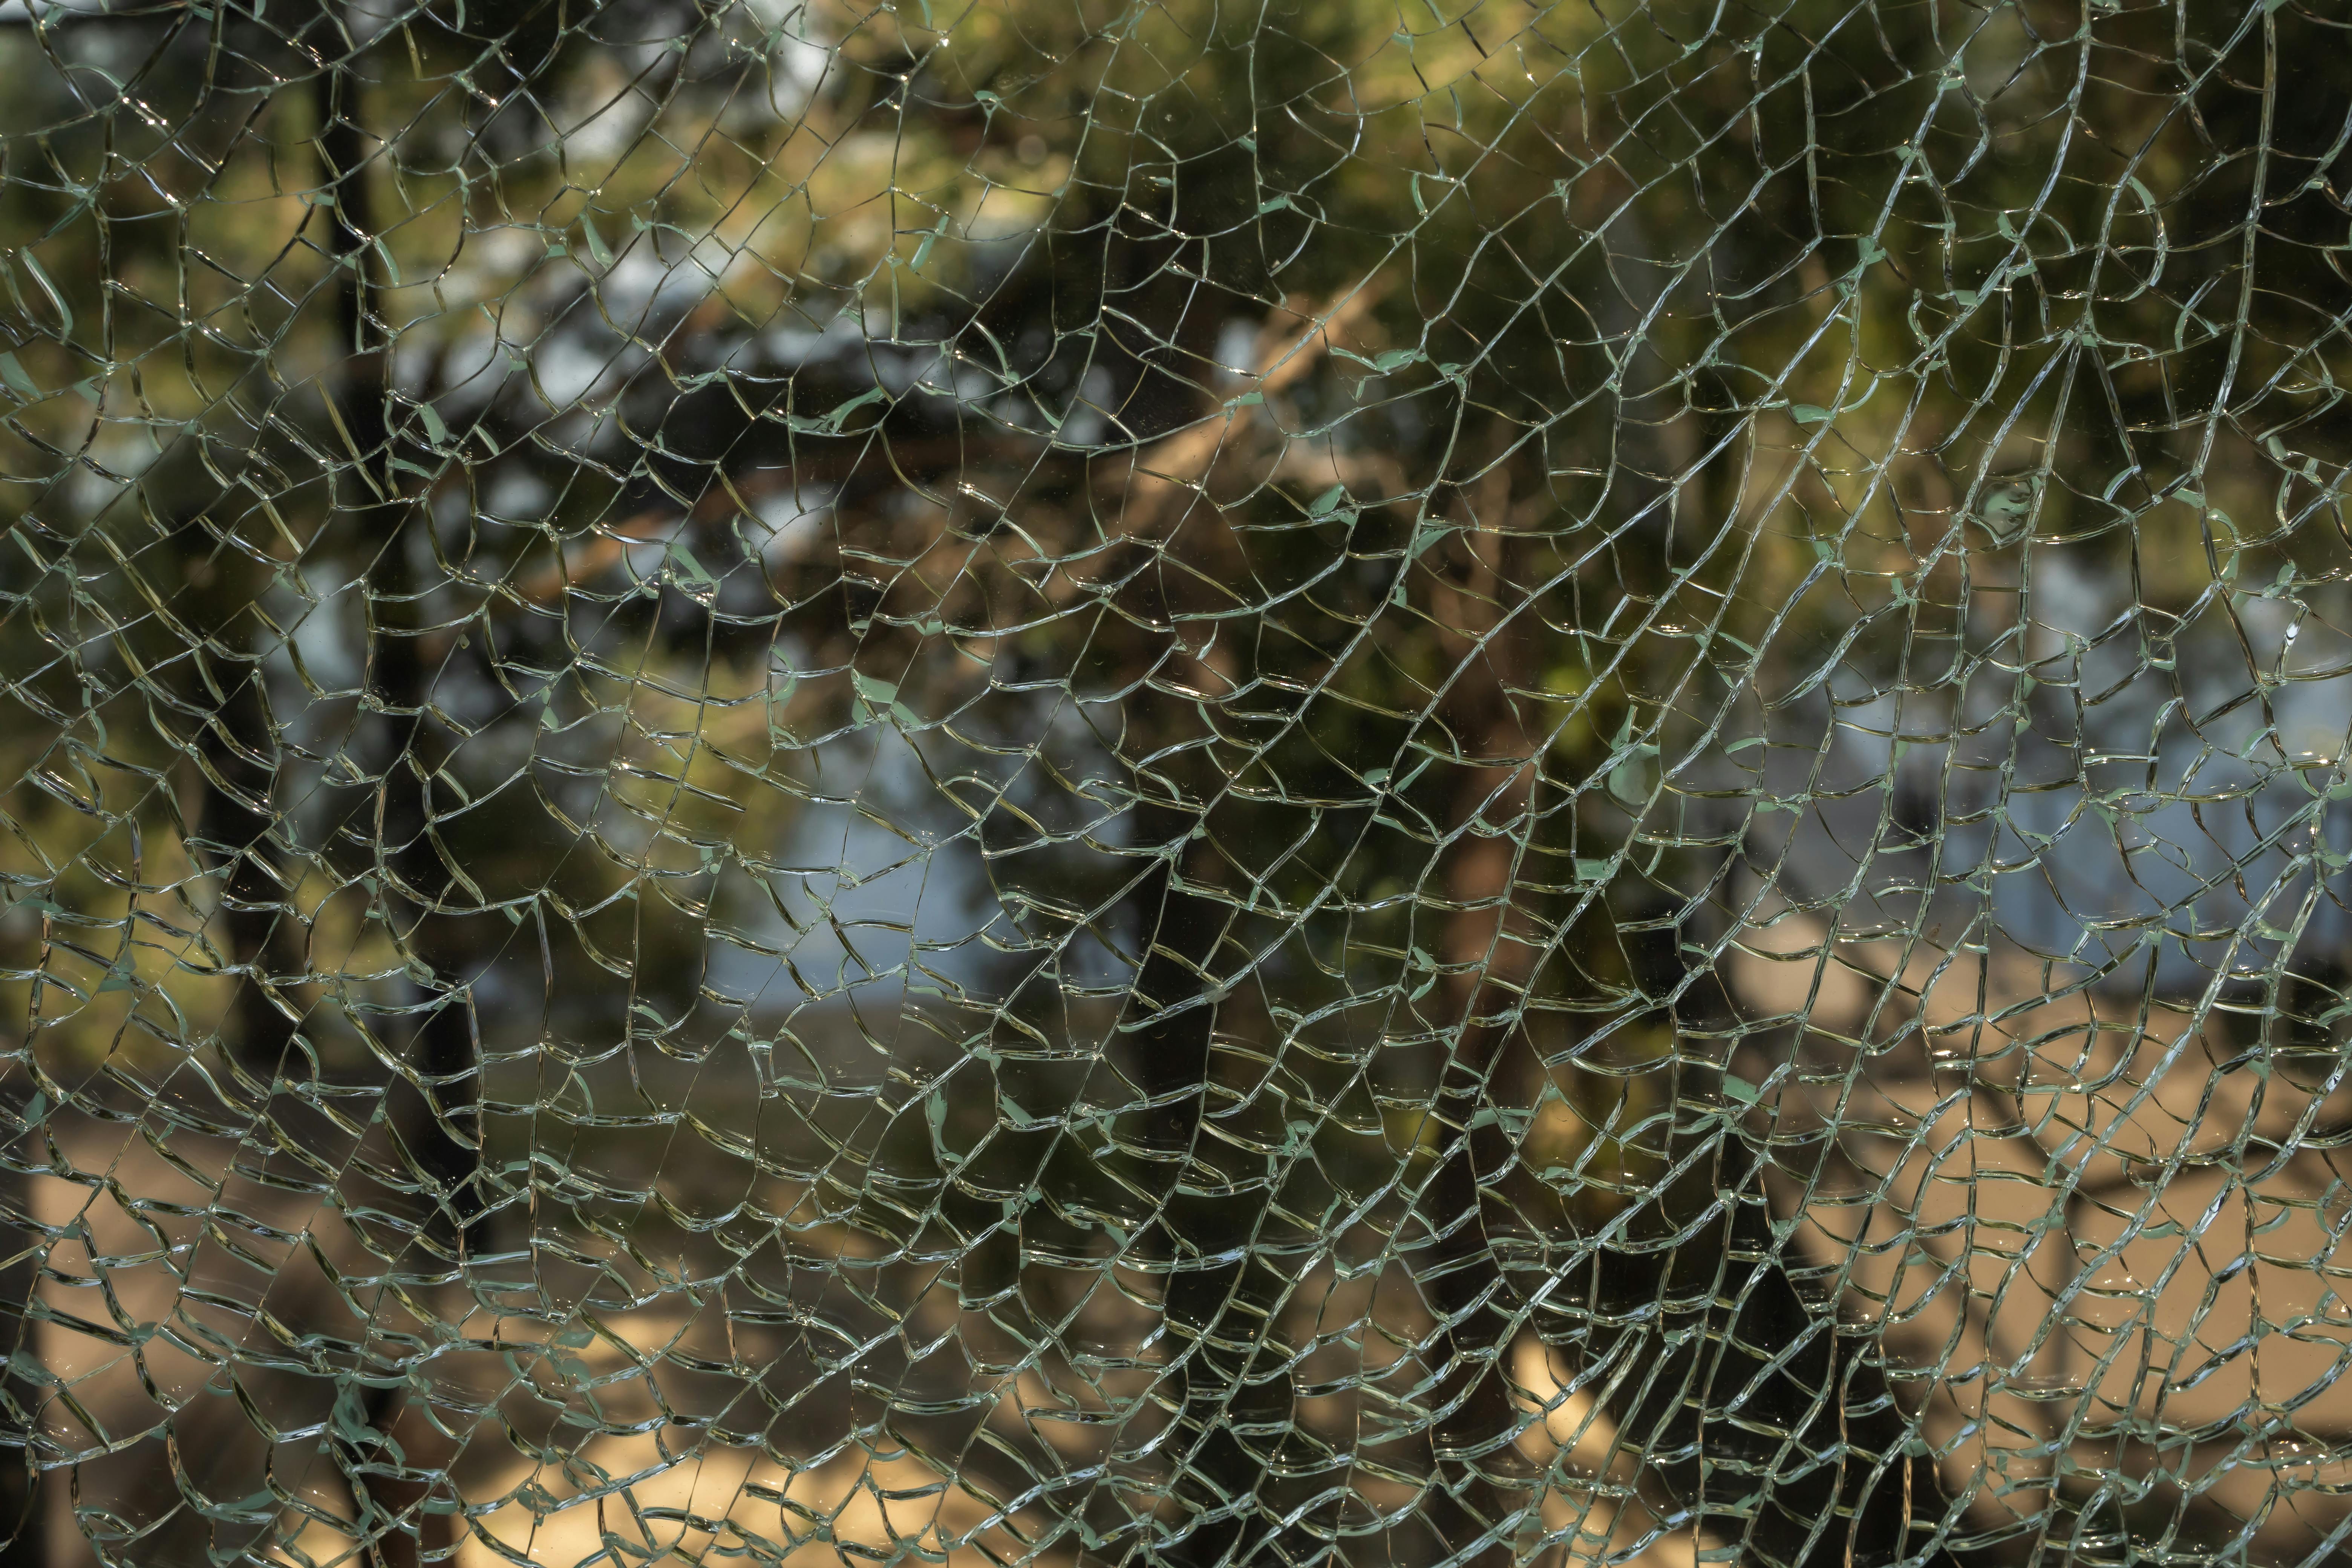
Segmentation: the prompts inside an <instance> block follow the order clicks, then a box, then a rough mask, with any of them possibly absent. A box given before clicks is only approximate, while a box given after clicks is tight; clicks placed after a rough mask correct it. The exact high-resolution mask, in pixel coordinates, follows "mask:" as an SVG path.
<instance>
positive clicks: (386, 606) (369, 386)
mask: <svg viewBox="0 0 2352 1568" xmlns="http://www.w3.org/2000/svg"><path fill="white" fill-rule="evenodd" d="M360 89H361V82H360V79H359V75H358V72H357V70H356V68H353V67H352V66H350V65H348V64H345V65H343V66H340V67H336V66H331V67H330V68H328V69H327V70H326V71H325V72H324V73H323V74H322V75H321V77H320V97H319V110H320V113H319V125H320V131H319V151H320V157H321V159H322V161H323V162H324V163H326V165H327V168H326V171H325V178H326V181H327V183H328V184H329V185H330V187H331V190H332V192H333V195H334V198H335V199H334V203H333V205H332V208H331V212H332V221H333V244H332V251H333V255H334V257H335V260H336V264H337V266H338V268H339V269H340V274H341V275H340V277H339V278H338V279H337V280H336V286H335V293H334V298H335V300H336V305H337V309H336V313H335V317H334V322H335V330H336V334H337V341H338V344H339V346H340V347H341V350H342V353H343V356H344V357H343V359H342V368H341V374H340V375H339V376H338V377H337V378H335V380H336V385H335V399H336V412H337V415H338V416H339V418H340V420H341V425H342V433H343V435H345V436H348V437H349V443H350V447H351V453H352V461H351V464H350V467H349V468H347V469H346V474H347V482H345V483H343V484H341V485H339V486H338V487H337V491H338V493H337V498H336V505H337V511H338V512H339V514H340V525H341V528H342V529H344V530H345V531H347V532H348V534H349V536H350V540H351V542H352V545H353V546H354V547H355V548H356V549H357V550H358V551H359V552H361V553H362V555H364V556H367V557H370V558H372V559H371V564H370V565H369V567H368V571H367V574H366V591H367V597H368V654H367V669H368V684H369V689H370V690H371V692H372V693H373V697H374V699H375V703H376V705H377V706H378V707H379V708H380V710H382V712H383V718H384V722H383V726H382V729H381V731H380V732H379V738H378V740H377V742H376V743H375V744H374V745H373V747H371V748H369V749H368V751H367V752H366V753H365V754H366V761H367V763H368V765H369V766H370V768H371V771H372V772H373V773H374V774H375V777H376V789H377V792H378V794H377V799H376V802H375V809H374V811H373V812H372V813H371V816H372V817H373V822H374V824H375V839H374V844H375V849H376V852H377V855H378V857H379V858H380V865H379V869H380V870H382V871H383V872H386V873H389V880H390V881H391V882H392V883H393V884H394V889H388V898H389V899H390V901H391V902H392V903H393V907H394V909H396V910H397V909H399V908H400V907H401V906H402V905H404V904H406V905H408V906H410V908H409V910H408V918H409V921H410V923H409V924H408V926H407V929H406V931H405V932H404V938H405V941H406V942H407V945H408V946H409V949H410V951H411V953H412V955H413V956H415V958H417V959H418V960H420V961H421V962H422V963H424V964H425V968H426V969H427V970H428V971H429V972H430V976H431V977H430V978H429V979H427V980H424V981H421V982H419V984H418V985H417V987H416V1004H415V1005H416V1007H417V1014H416V1016H417V1017H418V1020H419V1021H418V1023H417V1024H416V1026H415V1030H414V1037H413V1039H412V1041H411V1046H412V1051H413V1055H412V1058H411V1059H412V1060H413V1061H414V1062H415V1066H416V1068H417V1069H418V1072H419V1074H420V1075H421V1077H422V1078H423V1079H424V1080H425V1083H426V1084H427V1085H428V1086H430V1087H429V1089H428V1092H427V1093H426V1094H425V1095H424V1096H419V1095H418V1094H416V1092H415V1090H414V1089H411V1088H410V1087H409V1086H408V1085H407V1083H406V1082H405V1080H404V1079H394V1080H393V1082H392V1083H391V1084H389V1085H388V1086H387V1087H386V1091H385V1092H386V1094H387V1095H388V1096H389V1097H390V1098H391V1100H393V1104H392V1105H391V1106H390V1107H389V1108H388V1109H389V1110H390V1112H391V1114H390V1116H389V1118H388V1120H389V1121H390V1123H391V1126H392V1129H393V1133H394V1137H395V1138H396V1139H397V1140H398V1141H399V1142H400V1144H401V1145H402V1149H403V1152H404V1155H405V1157H406V1158H407V1160H408V1161H409V1162H410V1163H413V1165H414V1166H415V1169H416V1173H417V1174H419V1175H420V1176H422V1177H424V1178H425V1180H426V1181H427V1183H428V1184H429V1185H430V1186H431V1188H432V1201H433V1205H434V1206H435V1209H436V1213H434V1214H432V1215H428V1216H427V1217H426V1218H425V1221H424V1223H425V1226H426V1228H427V1229H428V1231H430V1232H438V1233H440V1234H441V1235H442V1236H443V1237H445V1238H446V1240H447V1241H449V1242H450V1243H451V1244H453V1245H454V1247H455V1249H456V1251H457V1255H458V1257H459V1258H461V1259H463V1258H467V1257H469V1256H470V1255H472V1254H473V1253H474V1252H476V1251H478V1249H479V1247H481V1245H482V1242H483V1232H484V1228H485V1224H484V1217H483V1209H484V1205H483V1203H482V1194H481V1193H480V1190H479V1187H478V1175H479V1172H480V1153H479V1141H478V1121H477V1120H476V1119H475V1117H474V1114H473V1112H474V1107H475V1104H476V1102H477V1089H476V1087H475V1085H474V1082H473V1079H472V1077H471V1074H472V1072H473V1070H474V1065H475V1059H476V1053H475V1048H474V1042H473V1026H472V1022H471V1017H470V1009H469V1008H468V1006H467V1004H466V1000H465V993H464V990H463V988H462V986H461V985H460V984H457V983H456V982H455V981H454V980H453V979H452V978H451V977H452V976H453V975H454V974H455V973H457V968H458V965H459V955H458V954H457V952H455V951H453V947H454V944H455V942H456V941H457V933H456V932H454V931H450V930H449V929H447V928H448V927H449V925H450V923H451V922H450V920H449V917H448V916H447V915H446V912H445V910H444V906H445V905H446V901H447V900H448V897H449V894H450V891H451V889H453V888H454V886H455V882H456V879H455V877H454V876H453V875H452V873H451V872H450V870H449V868H447V866H446V864H445V863H444V862H443V860H442V858H441V857H440V854H439V852H438V851H437V850H436V848H435V847H434V845H433V842H432V839H431V836H430V833H429V831H428V827H429V824H430V820H431V812H432V806H433V800H432V789H431V784H430V782H429V781H430V779H431V777H432V774H433V772H434V770H435V768H436V766H437V764H438V763H439V762H440V760H441V759H440V755H439V750H438V737H437V735H436V733H435V732H434V730H433V728H432V725H431V724H430V722H429V720H428V717H427V712H428V707H429V704H430V702H431V699H432V682H433V674H434V671H433V669H432V668H430V667H429V666H428V664H427V661H426V659H425V656H424V650H423V647H422V646H421V639H420V637H419V635H418V633H419V631H420V628H419V627H418V626H416V625H415V624H414V623H415V620H416V618H417V616H418V608H417V606H418V603H419V595H421V593H422V592H423V591H424V590H425V587H426V586H427V585H428V584H425V582H424V581H423V580H422V578H421V576H420V574H419V573H418V571H417V569H416V567H415V564H414V562H413V554H414V552H415V541H414V540H413V539H412V538H411V537H410V536H409V530H410V529H412V528H429V527H430V526H431V520H430V515H429V512H428V511H427V510H425V507H424V506H423V505H422V504H421V503H420V502H418V501H416V500H413V499H411V498H410V497H408V496H406V495H405V494H404V493H403V490H402V487H401V485H400V482H399V479H398V474H397V470H395V469H394V467H393V463H392V452H391V444H392V429H391V424H390V420H389V419H388V417H387V402H386V398H387V376H386V366H385V355H386V353H387V348H386V342H385V338H384V334H383V324H382V322H381V321H379V320H378V314H377V309H376V305H377V301H376V300H375V298H374V293H373V282H372V272H373V250H374V247H375V244H376V239H377V237H378V236H379V235H381V234H382V233H383V230H384V227H385V225H384V223H383V221H382V217H381V215H380V214H379V212H378V211H377V207H376V203H375V201H374V199H373V184H374V182H373V180H372V179H371V178H370V172H369V163H370V161H371V159H372V156H373V150H372V149H371V147H370V146H369V138H368V136H367V133H366V132H365V130H364V129H363V128H362V124H361V123H360V121H361V112H362V110H361V105H360V102H359V97H360ZM416 1101H422V1103H416ZM461 1124H471V1125H470V1127H469V1132H470V1136H467V1137H461V1136H459V1135H458V1134H457V1132H455V1131H453V1129H454V1128H456V1127H457V1126H459V1125H461ZM402 1393H403V1387H402V1385H399V1384H394V1385H393V1386H390V1387H374V1386H370V1387H368V1388H367V1389H366V1390H365V1391H364V1394H362V1397H361V1399H360V1402H359V1403H360V1412H359V1414H360V1415H361V1417H362V1427H363V1428H364V1430H363V1432H362V1435H361V1436H359V1437H358V1438H356V1439H354V1440H353V1442H352V1451H351V1452H350V1453H348V1454H347V1455H346V1456H345V1465H346V1474H347V1475H348V1476H349V1477H350V1479H351V1482H352V1494H353V1502H354V1504H355V1505H356V1506H357V1507H358V1510H359V1512H360V1514H361V1516H362V1521H369V1520H371V1519H375V1518H379V1517H380V1516H382V1515H386V1514H389V1515H392V1516H394V1517H397V1516H399V1515H401V1514H407V1515H409V1516H410V1517H411V1519H412V1521H413V1522H412V1523H411V1525H410V1526H409V1527H407V1528H399V1527H394V1528H389V1529H385V1530H384V1531H383V1533H382V1534H381V1535H379V1536H378V1537H377V1539H376V1541H375V1542H374V1545H373V1549H372V1550H371V1552H370V1555H371V1557H372V1558H373V1562H374V1563H376V1564H377V1565H378V1568H407V1565H408V1564H411V1563H421V1562H422V1561H424V1560H425V1553H426V1552H427V1551H428V1550H433V1551H434V1552H435V1554H436V1556H439V1555H441V1554H443V1553H446V1552H447V1551H448V1550H450V1549H451V1548H454V1546H455V1545H456V1540H455V1536H456V1534H457V1529H459V1528H461V1527H459V1526H457V1521H456V1516H451V1522H452V1529H451V1530H450V1531H448V1532H447V1533H448V1534H449V1535H450V1536H451V1539H449V1540H447V1541H442V1542H429V1541H428V1540H427V1530H426V1520H427V1519H428V1518H429V1517H430V1516H429V1515H426V1514H425V1512H424V1511H423V1510H422V1505H423V1503H424V1501H425V1498H426V1496H427V1494H428V1492H429V1491H430V1489H431V1487H432V1483H433V1479H434V1475H433V1472H432V1470H431V1468H430V1465H429V1463H428V1461H427V1459H426V1458H425V1455H424V1454H423V1453H421V1452H419V1451H418V1450H419V1442H418V1440H417V1437H416V1436H411V1437H410V1439H409V1440H408V1441H407V1442H405V1443H404V1445H403V1447H404V1449H405V1450H407V1454H406V1457H405V1458H398V1459H396V1458H394V1456H393V1453H392V1450H391V1447H390V1446H389V1444H387V1443H386V1442H385V1441H384V1438H385V1437H387V1436H389V1435H390V1432H391V1428H392V1426H393V1425H394V1423H395V1422H396V1421H397V1420H398V1419H399V1415H400V1410H401V1405H402V1403H403V1401H402Z"/></svg>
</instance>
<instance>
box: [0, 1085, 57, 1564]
mask: <svg viewBox="0 0 2352 1568" xmlns="http://www.w3.org/2000/svg"><path fill="white" fill-rule="evenodd" d="M26 1048H27V1049H29V1048H30V1047H29V1046H27V1047H26ZM11 1076H12V1077H13V1076H15V1075H13V1074H12V1075H11ZM11 1120H12V1121H13V1120H15V1117H14V1116H12V1117H11ZM8 1142H9V1143H10V1144H12V1145H13V1144H14V1143H15V1142H16V1139H14V1138H11V1139H9V1140H8ZM9 1153H10V1154H12V1155H13V1154H14V1153H15V1151H14V1150H13V1149H11V1150H10V1151H9ZM0 1183H5V1185H0V1255H13V1256H9V1257H8V1261H7V1263H6V1266H5V1268H0V1353H5V1354H6V1355H7V1356H8V1363H7V1365H6V1366H5V1368H0V1426H5V1428H6V1430H5V1434H0V1537H5V1542H0V1568H50V1563H52V1561H53V1559H52V1558H51V1556H50V1554H49V1550H48V1546H49V1542H48V1531H47V1519H46V1518H45V1517H44V1515H45V1514H46V1512H47V1510H46V1508H45V1507H44V1506H43V1505H44V1504H45V1503H46V1501H47V1498H46V1497H45V1495H44V1494H45V1493H46V1491H47V1488H45V1487H43V1486H42V1485H41V1479H40V1476H39V1474H38V1472H37V1470H36V1469H35V1468H34V1462H35V1458H36V1454H37V1450H36V1447H35V1445H34V1440H33V1439H34V1434H33V1420H32V1416H33V1411H34V1410H35V1408H36V1407H37V1399H38V1391H37V1389H36V1388H35V1387H34V1386H32V1385H31V1384H28V1383H26V1380H24V1379H22V1378H20V1377H18V1376H17V1375H16V1358H17V1357H18V1356H24V1357H26V1358H27V1359H37V1346H36V1345H35V1344H34V1343H33V1316H32V1303H33V1289H34V1287H35V1285H36V1284H37V1282H38V1280H39V1278H40V1254H39V1253H38V1252H37V1251H36V1250H35V1248H34V1237H35V1234H36V1233H35V1231H34V1229H33V1224H32V1219H33V1216H32V1197H33V1194H32V1181H31V1179H30V1178H29V1177H28V1176H26V1175H25V1174H23V1173H21V1172H20V1171H19V1170H18V1169H17V1168H16V1161H15V1160H14V1159H13V1158H12V1159H10V1160H9V1162H8V1164H7V1165H6V1166H5V1173H4V1174H0Z"/></svg>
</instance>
